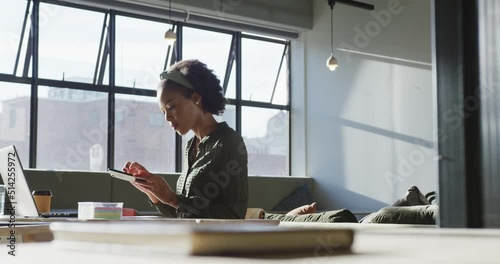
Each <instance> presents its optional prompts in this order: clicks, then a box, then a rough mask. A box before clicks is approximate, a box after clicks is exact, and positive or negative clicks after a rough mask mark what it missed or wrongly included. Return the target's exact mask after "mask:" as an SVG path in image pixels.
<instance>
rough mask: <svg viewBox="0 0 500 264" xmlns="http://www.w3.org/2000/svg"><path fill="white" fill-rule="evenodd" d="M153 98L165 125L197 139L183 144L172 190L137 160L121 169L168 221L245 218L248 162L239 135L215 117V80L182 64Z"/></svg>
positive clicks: (166, 75)
mask: <svg viewBox="0 0 500 264" xmlns="http://www.w3.org/2000/svg"><path fill="white" fill-rule="evenodd" d="M160 79H161V81H160V84H159V86H158V90H157V99H158V104H159V106H160V110H161V111H162V113H163V114H164V115H165V121H166V122H168V123H169V124H170V126H172V128H173V129H174V130H175V131H176V132H177V133H178V134H180V135H185V134H186V133H188V132H189V131H190V130H191V131H193V132H194V134H195V136H194V137H193V138H191V139H190V140H189V142H188V144H187V146H186V153H185V159H184V162H185V166H184V168H185V169H184V171H183V172H182V173H181V175H180V177H179V179H178V180H177V186H176V192H174V191H173V190H172V188H170V186H169V185H168V183H167V182H166V181H165V180H164V179H163V178H162V177H160V176H158V175H154V174H151V173H150V172H149V171H148V170H147V169H146V168H144V167H143V166H142V165H140V164H139V163H137V162H133V163H131V162H127V163H126V164H125V166H124V168H123V171H125V172H128V173H130V174H133V175H134V176H135V177H136V178H140V179H142V180H144V181H145V182H143V181H135V182H133V183H132V185H134V186H135V187H136V188H137V189H139V190H140V191H142V192H143V193H145V194H146V195H147V196H148V197H149V200H150V202H151V203H152V204H153V205H154V206H155V207H156V208H157V210H158V211H160V212H161V213H162V214H163V215H164V216H167V217H181V218H244V217H245V213H246V209H247V200H248V168H247V164H248V158H247V151H246V147H245V143H244V142H243V139H242V138H241V136H240V135H239V134H238V133H236V132H235V131H234V130H233V129H232V128H230V127H229V126H228V125H227V124H226V123H225V122H222V123H218V122H217V121H216V120H215V118H214V117H213V115H214V114H215V115H220V114H222V113H223V112H224V109H225V105H226V99H225V98H224V95H223V92H222V88H221V86H220V81H219V79H218V78H217V77H216V76H215V75H214V74H213V73H212V70H210V69H208V68H207V67H206V65H205V64H203V63H201V62H200V61H198V60H186V61H180V62H178V63H176V64H174V65H172V66H171V67H170V68H169V70H168V71H165V72H163V73H162V74H161V75H160Z"/></svg>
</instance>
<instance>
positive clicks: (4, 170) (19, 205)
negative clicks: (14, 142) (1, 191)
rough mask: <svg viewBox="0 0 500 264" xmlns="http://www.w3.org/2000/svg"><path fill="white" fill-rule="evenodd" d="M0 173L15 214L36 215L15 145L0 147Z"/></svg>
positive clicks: (33, 201)
mask: <svg viewBox="0 0 500 264" xmlns="http://www.w3.org/2000/svg"><path fill="white" fill-rule="evenodd" d="M0 175H1V176H2V181H3V183H4V185H5V188H6V189H7V198H8V199H9V200H10V202H11V203H12V207H13V209H14V210H15V215H17V216H28V217H38V216H39V214H38V210H37V208H36V205H35V200H34V199H33V196H32V195H31V191H30V188H29V186H28V182H27V181H26V178H25V177H24V170H23V166H22V164H21V160H20V159H19V155H18V154H17V151H16V147H14V146H8V147H5V148H2V149H0ZM7 209H10V208H7ZM8 214H10V212H8Z"/></svg>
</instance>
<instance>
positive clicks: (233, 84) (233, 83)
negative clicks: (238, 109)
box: [225, 62, 236, 99]
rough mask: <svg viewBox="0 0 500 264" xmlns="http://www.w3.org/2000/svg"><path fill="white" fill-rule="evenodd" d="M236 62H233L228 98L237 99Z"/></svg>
mask: <svg viewBox="0 0 500 264" xmlns="http://www.w3.org/2000/svg"><path fill="white" fill-rule="evenodd" d="M235 69H236V62H235V63H234V64H233V68H232V69H231V75H230V77H229V83H228V85H227V90H226V95H225V96H226V98H231V99H235V98H236V70H235Z"/></svg>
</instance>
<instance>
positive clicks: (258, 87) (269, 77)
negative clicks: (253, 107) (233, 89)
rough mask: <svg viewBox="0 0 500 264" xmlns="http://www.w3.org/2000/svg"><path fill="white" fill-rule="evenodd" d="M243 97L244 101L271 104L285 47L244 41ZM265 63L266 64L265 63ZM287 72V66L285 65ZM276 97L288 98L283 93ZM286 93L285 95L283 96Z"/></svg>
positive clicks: (242, 50)
mask: <svg viewBox="0 0 500 264" xmlns="http://www.w3.org/2000/svg"><path fill="white" fill-rule="evenodd" d="M241 45H242V47H241V57H242V58H241V63H242V65H241V66H242V70H241V72H242V95H241V98H242V99H243V100H249V101H259V102H268V103H271V96H272V93H273V88H274V83H275V82H276V77H277V76H278V70H279V66H280V62H281V58H282V56H283V50H284V48H285V45H283V44H277V43H272V42H265V41H260V40H253V39H245V38H244V39H242V44H241ZM263 62H265V63H263ZM282 67H284V69H283V70H286V68H287V67H286V64H283V66H282ZM277 92H278V91H276V93H275V95H274V97H277V98H279V97H285V98H286V97H287V96H288V95H287V94H286V93H287V92H288V91H281V90H280V93H281V94H277ZM283 92H286V93H285V94H282V93H283Z"/></svg>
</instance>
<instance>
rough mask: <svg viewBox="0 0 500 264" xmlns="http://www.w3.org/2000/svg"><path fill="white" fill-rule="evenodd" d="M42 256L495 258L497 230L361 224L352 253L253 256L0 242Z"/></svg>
mask: <svg viewBox="0 0 500 264" xmlns="http://www.w3.org/2000/svg"><path fill="white" fill-rule="evenodd" d="M3 260H8V261H9V264H10V263H29V261H33V262H35V261H40V260H47V261H50V263H52V264H57V263H61V264H67V263H85V264H89V263H121V264H137V263H141V264H147V263H158V264H160V263H259V264H262V263H287V264H288V263H301V264H309V263H311V264H316V263H363V264H367V263H384V264H385V263H389V264H390V263H395V264H396V263H397V264H401V263H405V264H412V263H418V264H422V263H500V231H499V230H462V229H458V230H449V229H437V228H431V229H421V228H397V229H390V228H374V229H370V228H364V229H361V230H357V231H356V235H355V243H354V246H353V249H352V253H341V252H328V251H326V250H320V251H317V252H306V253H300V254H298V253H293V252H291V253H288V254H281V255H254V256H206V257H203V256H184V255H168V256H165V255H158V256H150V255H144V254H141V253H140V252H129V253H128V254H122V255H116V254H110V253H96V252H88V251H85V250H84V249H82V250H81V251H80V250H78V251H70V250H60V249H58V248H55V247H54V246H53V245H52V244H51V243H27V244H21V245H18V254H17V256H16V257H10V256H8V255H7V254H6V251H5V249H1V248H0V263H4V262H2V261H3Z"/></svg>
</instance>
